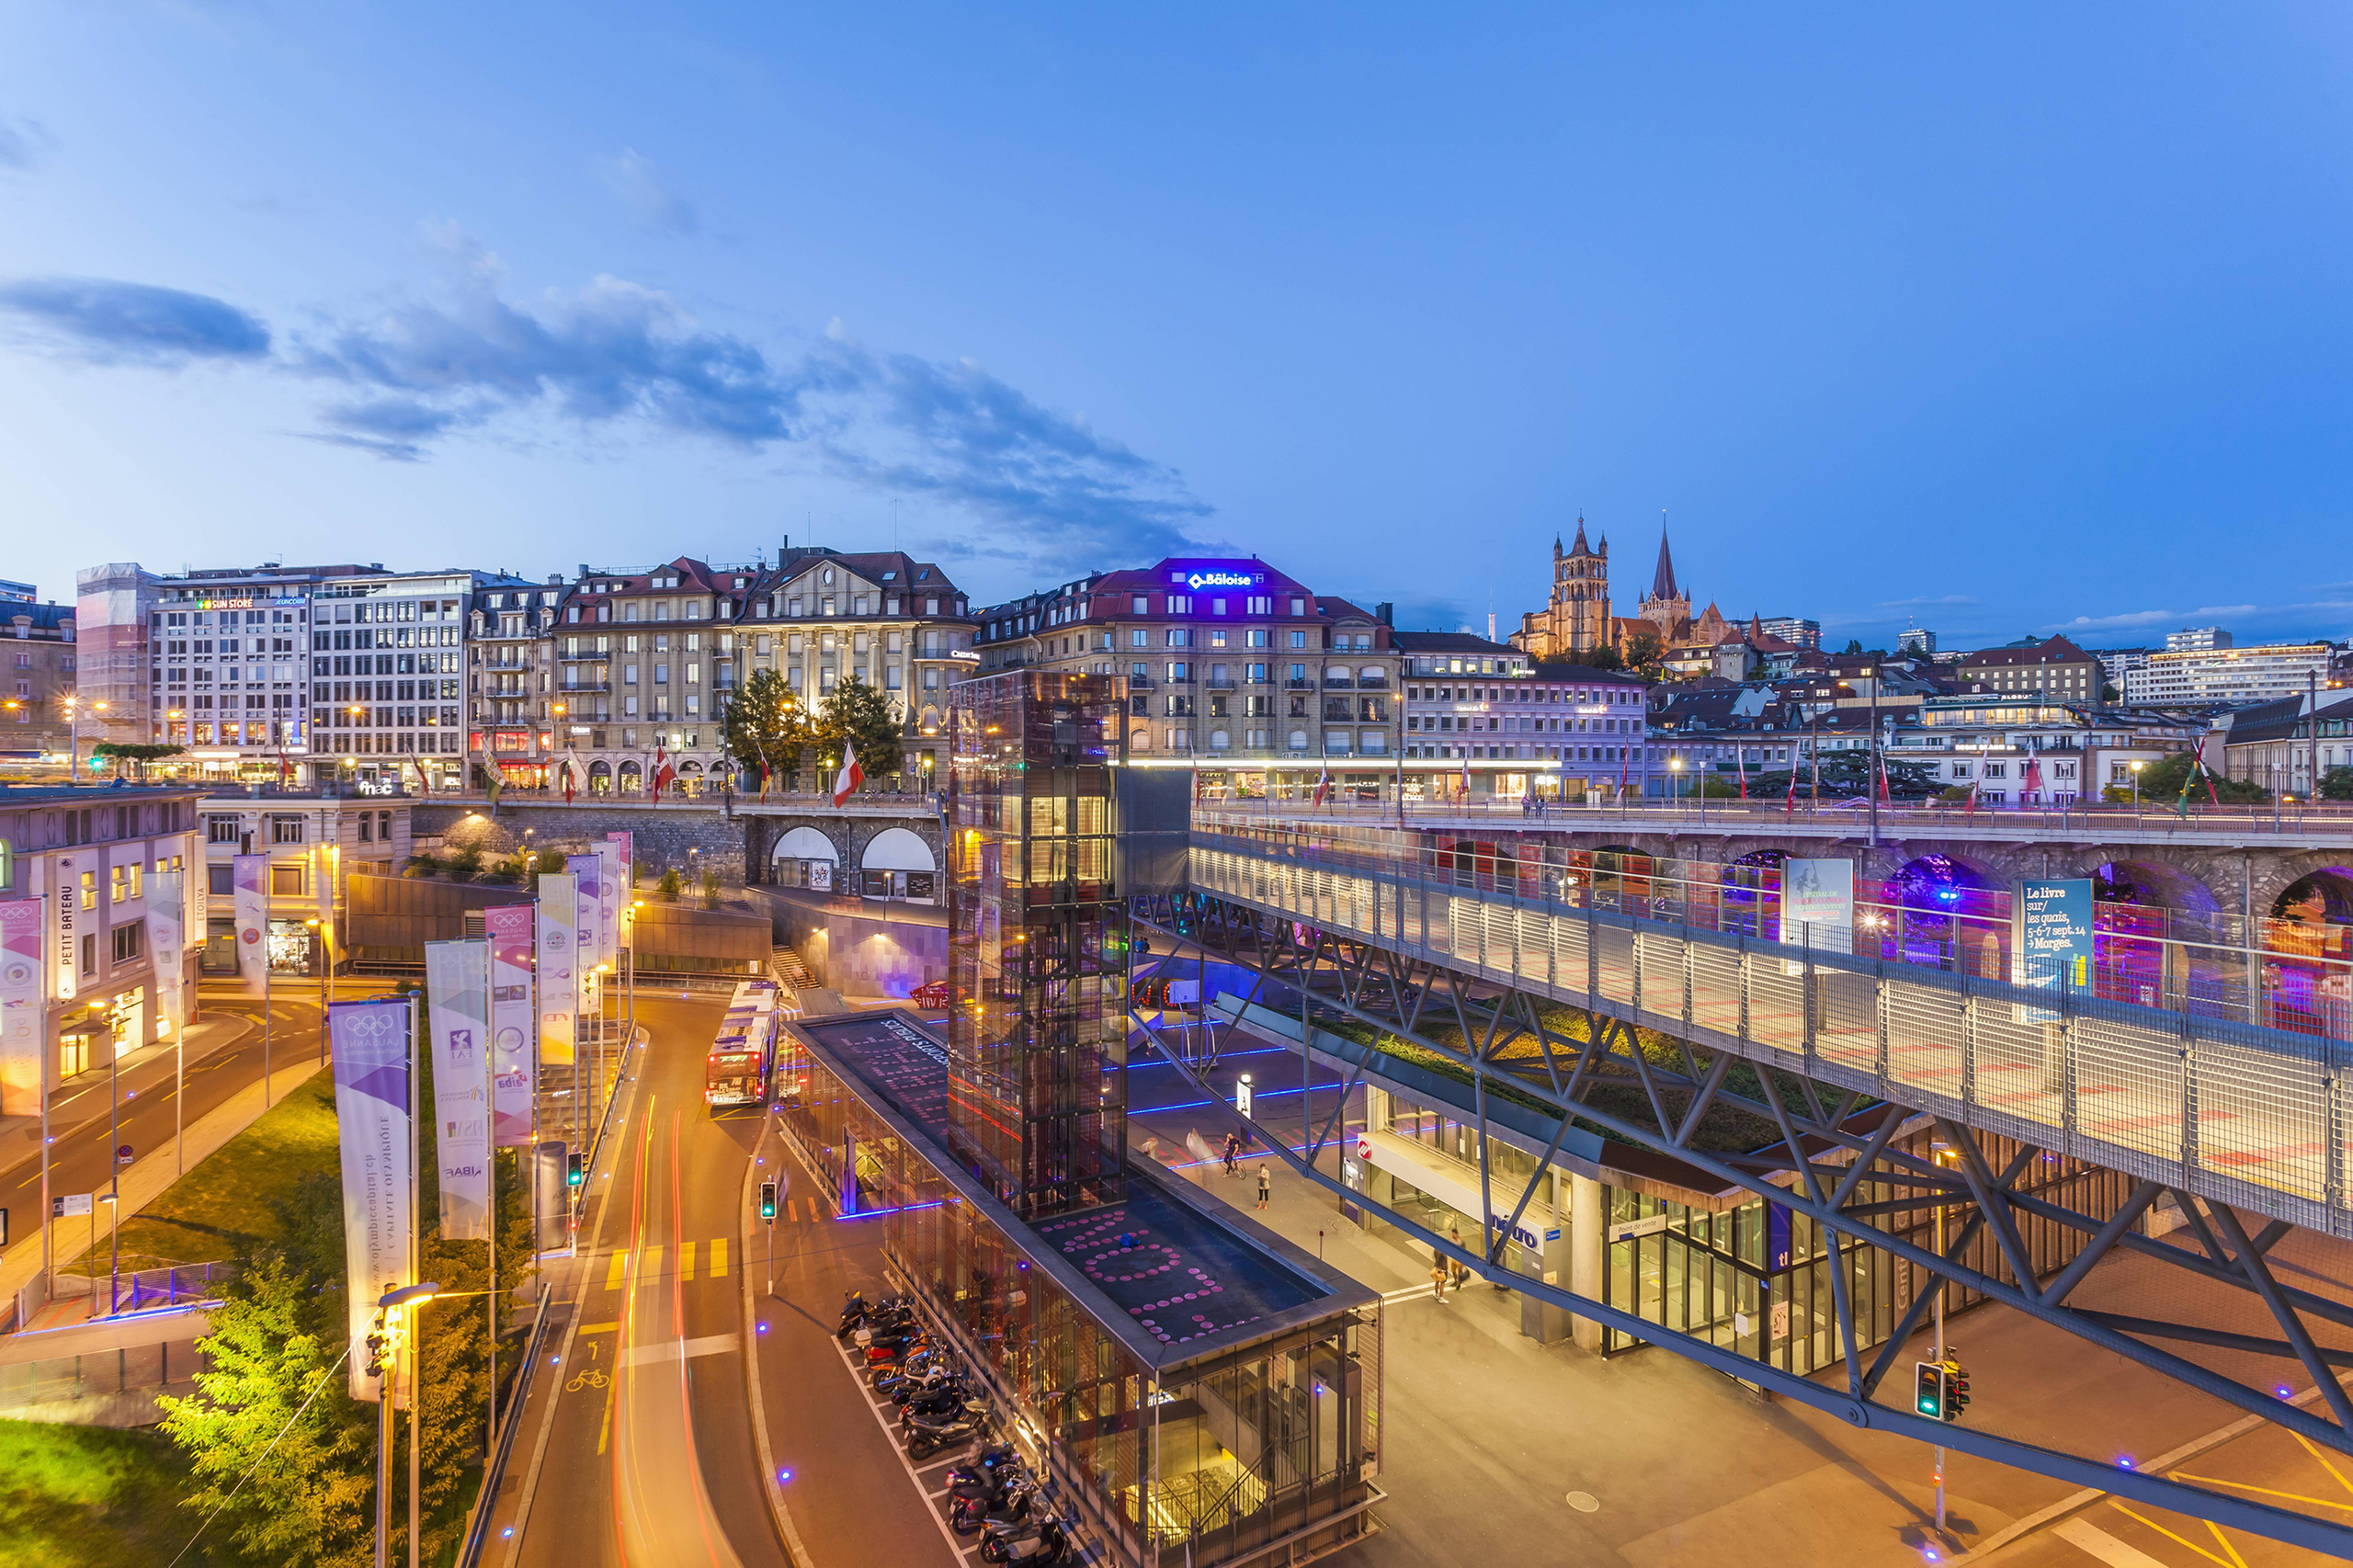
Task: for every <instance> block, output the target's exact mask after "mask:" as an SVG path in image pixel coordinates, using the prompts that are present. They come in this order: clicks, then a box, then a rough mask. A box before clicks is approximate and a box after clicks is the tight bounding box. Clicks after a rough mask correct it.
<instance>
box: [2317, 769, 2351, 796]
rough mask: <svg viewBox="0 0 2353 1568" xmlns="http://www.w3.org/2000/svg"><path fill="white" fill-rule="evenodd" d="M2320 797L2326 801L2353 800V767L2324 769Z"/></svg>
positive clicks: (2321, 777)
mask: <svg viewBox="0 0 2353 1568" xmlns="http://www.w3.org/2000/svg"><path fill="white" fill-rule="evenodd" d="M2320 798H2321V799H2322V800H2324V801H2353V767H2330V768H2325V769H2323V770H2322V772H2321V776H2320Z"/></svg>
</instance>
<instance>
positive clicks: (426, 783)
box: [408, 757, 433, 795]
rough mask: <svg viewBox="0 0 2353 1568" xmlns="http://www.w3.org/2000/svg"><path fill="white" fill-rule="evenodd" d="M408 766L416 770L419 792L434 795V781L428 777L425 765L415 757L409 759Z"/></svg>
mask: <svg viewBox="0 0 2353 1568" xmlns="http://www.w3.org/2000/svg"><path fill="white" fill-rule="evenodd" d="M408 765H409V766H410V767H414V768H415V769H416V788H417V790H418V792H419V793H421V794H426V795H430V794H431V793H433V780H432V779H430V778H426V773H425V764H423V763H422V762H419V761H418V760H417V759H416V758H415V757H410V758H409V759H408Z"/></svg>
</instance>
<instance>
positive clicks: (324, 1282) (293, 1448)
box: [159, 999, 531, 1568]
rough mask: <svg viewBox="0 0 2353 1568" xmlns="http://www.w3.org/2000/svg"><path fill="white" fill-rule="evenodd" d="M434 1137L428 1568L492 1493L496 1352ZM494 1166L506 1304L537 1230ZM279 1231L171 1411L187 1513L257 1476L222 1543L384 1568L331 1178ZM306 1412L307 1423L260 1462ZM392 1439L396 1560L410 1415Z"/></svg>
mask: <svg viewBox="0 0 2353 1568" xmlns="http://www.w3.org/2000/svg"><path fill="white" fill-rule="evenodd" d="M420 1000H421V999H420ZM421 1077H422V1080H423V1081H422V1082H421V1083H420V1084H419V1085H418V1098H419V1100H420V1102H421V1103H423V1104H426V1105H430V1104H431V1103H432V1100H433V1085H432V1064H431V1061H430V1059H429V1057H428V1059H427V1060H426V1062H425V1063H424V1072H423V1073H422V1074H421ZM436 1131H437V1129H436V1126H435V1123H434V1121H433V1119H431V1118H430V1117H427V1118H425V1119H421V1120H420V1121H419V1123H418V1126H417V1142H418V1171H417V1200H418V1209H417V1227H418V1234H419V1237H420V1245H419V1264H420V1274H421V1277H422V1278H426V1279H431V1280H434V1281H436V1282H437V1283H438V1284H439V1286H440V1287H441V1290H442V1295H441V1296H440V1297H439V1298H438V1300H436V1301H433V1302H431V1303H430V1304H428V1305H426V1307H425V1308H424V1309H422V1310H421V1311H420V1312H418V1314H417V1316H418V1320H419V1333H420V1335H421V1353H420V1356H419V1360H418V1381H419V1388H420V1391H421V1393H422V1399H421V1402H420V1404H419V1407H418V1425H419V1436H420V1439H421V1441H420V1445H419V1458H420V1460H421V1461H422V1463H421V1469H422V1473H423V1475H424V1486H423V1489H422V1493H421V1494H420V1497H419V1504H420V1508H419V1512H420V1515H421V1518H422V1523H423V1527H424V1528H423V1530H422V1532H421V1533H422V1535H423V1541H422V1543H421V1544H422V1546H423V1549H424V1555H425V1557H426V1559H427V1560H428V1561H430V1560H436V1559H438V1558H440V1557H442V1556H443V1555H445V1554H446V1553H448V1552H449V1551H452V1550H454V1548H455V1545H456V1542H457V1539H458V1536H459V1534H460V1532H461V1531H462V1530H463V1528H464V1527H465V1514H466V1506H467V1504H468V1501H469V1497H468V1491H469V1489H470V1488H471V1487H472V1486H473V1485H474V1484H475V1483H478V1481H479V1479H480V1474H481V1471H480V1465H479V1455H480V1454H481V1451H482V1443H483V1424H484V1420H485V1416H486V1406H485V1403H484V1401H485V1399H486V1398H487V1394H488V1376H487V1374H488V1369H489V1339H490V1336H489V1321H488V1320H489V1309H488V1305H487V1302H486V1301H485V1298H484V1294H483V1293H484V1292H485V1291H486V1290H488V1289H489V1286H490V1274H489V1249H488V1248H487V1247H486V1246H485V1245H484V1244H483V1243H480V1242H448V1241H443V1240H442V1239H441V1238H440V1234H439V1232H440V1181H439V1172H440V1162H439V1158H438V1149H437V1140H436V1136H435V1134H436ZM495 1165H496V1166H497V1169H498V1194H499V1205H498V1208H499V1239H498V1256H499V1260H500V1261H499V1289H500V1291H501V1293H502V1295H503V1294H505V1293H506V1291H508V1290H511V1289H513V1288H514V1287H515V1286H516V1285H518V1284H520V1283H522V1282H523V1281H524V1280H525V1279H526V1278H528V1275H529V1259H530V1256H531V1234H530V1218H529V1212H528V1211H527V1209H526V1207H525V1201H524V1190H525V1189H524V1184H523V1181H522V1179H521V1175H520V1170H519V1167H518V1166H517V1163H516V1160H515V1157H514V1156H513V1155H512V1154H502V1155H500V1156H499V1157H498V1159H497V1160H496V1161H495ZM275 1231H276V1233H275V1234H274V1235H273V1236H272V1237H271V1238H270V1239H269V1240H267V1242H265V1243H263V1244H257V1245H251V1246H249V1247H248V1248H246V1249H245V1250H244V1251H243V1252H241V1254H240V1256H239V1257H238V1258H237V1260H236V1261H237V1262H238V1264H239V1266H240V1267H239V1269H238V1272H237V1275H236V1277H235V1278H233V1280H232V1281H231V1283H230V1284H229V1286H228V1288H227V1289H226V1290H225V1291H224V1293H223V1294H224V1300H223V1301H222V1305H221V1306H220V1307H219V1308H218V1309H216V1310H215V1311H214V1312H212V1313H211V1330H212V1331H211V1334H210V1335H209V1336H208V1337H207V1338H206V1339H204V1340H203V1341H202V1342H201V1344H202V1347H203V1349H204V1351H205V1355H206V1361H207V1367H208V1369H207V1370H206V1371H205V1372H202V1373H200V1374H199V1375H198V1378H197V1392H195V1393H194V1394H192V1395H190V1396H189V1397H188V1398H187V1399H169V1398H166V1399H164V1400H162V1401H160V1402H159V1403H161V1404H162V1406H163V1409H164V1413H165V1414H164V1430H165V1434H166V1435H167V1436H169V1437H171V1438H172V1440H173V1441H174V1442H175V1443H176V1444H177V1445H178V1446H179V1447H180V1448H181V1449H183V1450H184V1451H186V1452H187V1453H188V1456H189V1460H190V1461H191V1464H192V1465H193V1467H194V1471H195V1473H196V1475H197V1477H198V1478H199V1479H200V1481H201V1482H202V1485H201V1486H200V1487H199V1489H198V1490H197V1491H196V1492H194V1493H193V1494H191V1495H190V1496H189V1497H188V1499H187V1501H188V1506H189V1507H190V1508H191V1509H192V1510H194V1517H203V1516H205V1515H208V1514H210V1512H211V1511H212V1509H213V1508H214V1507H215V1506H219V1505H221V1504H222V1502H223V1500H224V1499H226V1498H228V1497H229V1494H231V1493H232V1492H233V1491H236V1488H237V1482H238V1478H239V1477H241V1476H245V1477H246V1479H245V1481H244V1489H243V1490H242V1491H241V1492H237V1494H236V1497H235V1500H234V1501H233V1502H230V1503H229V1504H228V1506H227V1508H226V1510H225V1511H224V1512H223V1513H222V1517H221V1520H220V1522H219V1523H217V1524H215V1525H214V1526H213V1528H215V1529H222V1528H225V1529H226V1530H228V1532H229V1533H230V1535H231V1538H232V1539H233V1540H234V1541H235V1542H236V1543H237V1545H238V1546H239V1547H240V1548H242V1549H243V1550H244V1552H245V1553H246V1555H247V1556H249V1557H250V1558H252V1559H253V1560H254V1561H255V1562H269V1563H274V1564H275V1563H285V1564H291V1565H293V1568H313V1565H314V1564H315V1565H317V1568H363V1565H364V1564H366V1563H368V1562H370V1561H372V1557H373V1530H374V1511H375V1471H376V1420H377V1409H378V1407H377V1406H375V1405H373V1404H363V1403H358V1402H357V1401H355V1400H353V1399H352V1398H351V1397H350V1395H349V1393H348V1392H347V1377H348V1370H347V1369H346V1368H343V1367H341V1366H339V1365H338V1364H337V1363H338V1361H339V1358H341V1357H342V1356H343V1354H344V1345H345V1337H344V1335H345V1332H346V1327H347V1318H346V1312H345V1305H344V1303H345V1299H346V1298H345V1267H346V1264H345V1256H344V1214H343V1190H342V1183H341V1180H340V1178H339V1176H337V1175H336V1174H335V1173H331V1172H324V1171H322V1172H314V1173H313V1174H312V1175H310V1176H306V1177H305V1178H304V1179H303V1180H302V1182H301V1185H300V1186H299V1187H297V1188H296V1191H295V1196H294V1199H293V1200H292V1201H291V1202H290V1204H289V1205H288V1207H287V1209H286V1210H285V1211H284V1212H283V1213H281V1214H280V1215H278V1218H277V1224H276V1227H275ZM502 1365H503V1372H505V1373H511V1372H512V1371H513V1370H514V1369H513V1367H512V1366H511V1365H510V1364H506V1358H502ZM502 1381H503V1379H502ZM313 1394H315V1395H316V1397H315V1398H313ZM306 1400H308V1401H309V1402H310V1403H309V1405H308V1408H307V1409H306V1408H304V1402H305V1401H306ZM297 1411H301V1416H300V1418H299V1419H297V1420H295V1421H294V1423H293V1425H292V1426H291V1427H290V1428H288V1429H287V1431H286V1435H285V1437H282V1438H279V1439H278V1447H277V1448H276V1449H270V1450H269V1451H268V1454H267V1459H264V1458H263V1457H262V1456H263V1453H264V1450H265V1449H268V1445H269V1443H270V1441H271V1439H272V1438H273V1437H277V1435H278V1432H279V1430H280V1428H282V1427H287V1423H288V1420H289V1418H290V1417H291V1416H293V1415H295V1413H296V1412H297ZM395 1430H396V1439H395V1440H396V1445H397V1446H396V1449H395V1451H394V1454H393V1456H392V1458H393V1464H392V1471H393V1475H394V1481H393V1485H394V1487H395V1489H396V1490H395V1493H394V1498H393V1506H392V1518H393V1529H394V1539H393V1543H392V1551H393V1553H394V1554H395V1556H399V1555H403V1554H404V1553H405V1551H406V1541H407V1528H406V1526H407V1506H406V1497H405V1494H404V1492H403V1491H401V1490H398V1489H400V1488H403V1487H404V1486H405V1478H406V1476H407V1473H408V1470H407V1458H406V1455H407V1441H408V1422H407V1419H406V1417H405V1415H404V1416H403V1418H402V1419H401V1420H400V1421H398V1422H397V1423H396V1424H395ZM249 1470H250V1471H251V1474H250V1475H249V1476H248V1475H247V1471H249Z"/></svg>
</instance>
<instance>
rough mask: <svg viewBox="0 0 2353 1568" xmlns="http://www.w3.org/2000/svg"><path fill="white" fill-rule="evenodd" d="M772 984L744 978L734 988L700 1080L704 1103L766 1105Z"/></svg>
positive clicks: (772, 1054) (772, 1053)
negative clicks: (701, 1081) (744, 979)
mask: <svg viewBox="0 0 2353 1568" xmlns="http://www.w3.org/2000/svg"><path fill="white" fill-rule="evenodd" d="M776 1018H777V985H776V982H775V981H773V980H747V981H745V982H744V983H742V984H740V985H738V986H736V987H735V994H734V995H733V997H731V998H729V1000H728V1003H727V1017H726V1018H725V1020H724V1021H722V1023H721V1024H720V1026H719V1036H718V1038H717V1039H715V1040H712V1041H711V1044H710V1062H709V1064H708V1066H707V1067H706V1069H705V1072H704V1076H703V1091H702V1097H703V1103H704V1104H706V1105H710V1106H713V1107H717V1106H737V1105H766V1104H767V1098H768V1075H769V1073H770V1072H771V1070H772V1069H773V1068H774V1066H775V1064H776Z"/></svg>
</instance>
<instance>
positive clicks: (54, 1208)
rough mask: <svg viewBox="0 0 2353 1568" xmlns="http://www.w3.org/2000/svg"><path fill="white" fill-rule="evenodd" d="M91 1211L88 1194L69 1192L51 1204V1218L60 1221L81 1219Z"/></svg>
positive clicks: (52, 1200)
mask: <svg viewBox="0 0 2353 1568" xmlns="http://www.w3.org/2000/svg"><path fill="white" fill-rule="evenodd" d="M89 1211H90V1195H89V1194H88V1193H86V1192H69V1193H67V1194H66V1195H65V1196H64V1197H63V1198H58V1199H51V1202H50V1214H51V1217H52V1218H55V1219H59V1220H76V1219H80V1218H82V1217H83V1216H84V1215H86V1214H88V1213H89Z"/></svg>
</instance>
